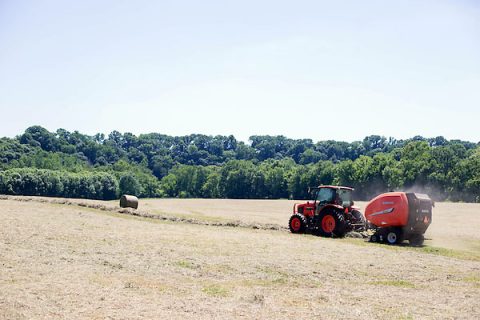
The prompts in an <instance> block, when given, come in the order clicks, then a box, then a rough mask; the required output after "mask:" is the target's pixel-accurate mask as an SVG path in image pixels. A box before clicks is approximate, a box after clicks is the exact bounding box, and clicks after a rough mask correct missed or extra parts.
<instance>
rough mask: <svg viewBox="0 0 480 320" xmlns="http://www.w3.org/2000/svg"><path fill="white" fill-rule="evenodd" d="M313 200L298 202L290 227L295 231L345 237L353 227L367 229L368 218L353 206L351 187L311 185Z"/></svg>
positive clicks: (357, 229)
mask: <svg viewBox="0 0 480 320" xmlns="http://www.w3.org/2000/svg"><path fill="white" fill-rule="evenodd" d="M309 192H310V194H311V198H312V199H313V200H310V201H307V202H305V203H296V204H295V205H294V206H293V214H292V216H291V217H290V221H289V227H290V231H291V232H293V233H302V232H307V231H310V232H313V233H318V234H320V235H322V236H326V237H331V236H338V237H342V236H343V235H345V233H346V232H349V231H352V230H354V231H364V229H365V219H364V217H363V215H362V214H361V212H360V211H358V208H355V207H353V201H352V192H353V189H352V188H350V187H342V186H319V187H316V188H309Z"/></svg>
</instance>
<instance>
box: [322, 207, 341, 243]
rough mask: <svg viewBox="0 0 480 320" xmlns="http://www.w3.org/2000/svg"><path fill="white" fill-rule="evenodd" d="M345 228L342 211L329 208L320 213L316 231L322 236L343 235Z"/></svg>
mask: <svg viewBox="0 0 480 320" xmlns="http://www.w3.org/2000/svg"><path fill="white" fill-rule="evenodd" d="M345 229H346V225H345V217H344V216H343V213H341V212H338V211H334V210H331V211H327V212H324V213H321V214H320V220H319V226H318V232H319V234H320V235H321V236H322V237H343V236H344V235H345V233H346V230H345Z"/></svg>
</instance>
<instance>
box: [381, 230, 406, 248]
mask: <svg viewBox="0 0 480 320" xmlns="http://www.w3.org/2000/svg"><path fill="white" fill-rule="evenodd" d="M385 241H386V242H387V243H388V244H390V245H394V244H399V243H402V242H403V232H402V229H400V228H391V229H390V230H388V231H387V234H386V237H385Z"/></svg>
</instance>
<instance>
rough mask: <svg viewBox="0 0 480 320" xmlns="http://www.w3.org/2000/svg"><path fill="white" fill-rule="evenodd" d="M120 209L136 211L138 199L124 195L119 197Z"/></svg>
mask: <svg viewBox="0 0 480 320" xmlns="http://www.w3.org/2000/svg"><path fill="white" fill-rule="evenodd" d="M120 207H122V208H133V209H137V208H138V198H137V197H135V196H130V195H128V194H124V195H123V196H121V197H120Z"/></svg>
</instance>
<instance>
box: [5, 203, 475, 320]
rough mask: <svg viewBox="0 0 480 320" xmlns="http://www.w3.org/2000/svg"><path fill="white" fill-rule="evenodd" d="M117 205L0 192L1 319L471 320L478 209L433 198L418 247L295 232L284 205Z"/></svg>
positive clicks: (473, 303) (473, 299)
mask: <svg viewBox="0 0 480 320" xmlns="http://www.w3.org/2000/svg"><path fill="white" fill-rule="evenodd" d="M72 204H73V205H72ZM75 204H78V205H75ZM116 205H117V203H116V202H101V201H86V200H69V201H64V200H58V199H57V200H52V199H44V198H22V197H4V198H2V200H1V201H0V206H1V207H0V208H1V209H0V230H1V232H0V318H2V319H138V318H145V319H232V318H234V319H236V318H243V319H294V318H295V319H312V318H315V319H479V318H480V307H479V305H478V301H479V299H480V236H479V234H478V230H479V228H480V205H473V204H450V203H439V204H437V206H436V208H435V210H434V221H433V224H432V225H431V228H430V229H429V230H428V233H427V238H428V240H427V241H426V246H425V247H422V248H411V247H408V246H394V247H392V246H386V245H379V244H371V243H367V242H365V241H364V240H362V239H325V238H319V237H315V236H312V235H292V234H290V233H288V232H287V231H286V229H285V226H286V222H287V220H288V217H289V215H290V212H291V207H292V206H293V202H292V201H286V200H285V201H283V200H280V201H265V200H264V201H249V200H176V199H172V200H169V199H162V200H142V201H141V203H140V208H139V211H141V212H146V213H149V214H151V215H154V216H159V217H177V218H180V220H179V221H176V222H174V221H172V220H174V219H166V220H162V219H152V218H151V217H150V218H144V217H137V216H132V215H131V214H128V213H129V212H130V211H124V212H125V213H127V214H125V213H118V210H117V209H116ZM362 205H363V204H361V203H360V206H362ZM232 222H235V223H232ZM238 222H240V223H238ZM208 224H210V225H208ZM272 225H274V226H279V227H278V228H277V229H278V230H269V229H270V227H271V226H272ZM272 229H275V228H272Z"/></svg>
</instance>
